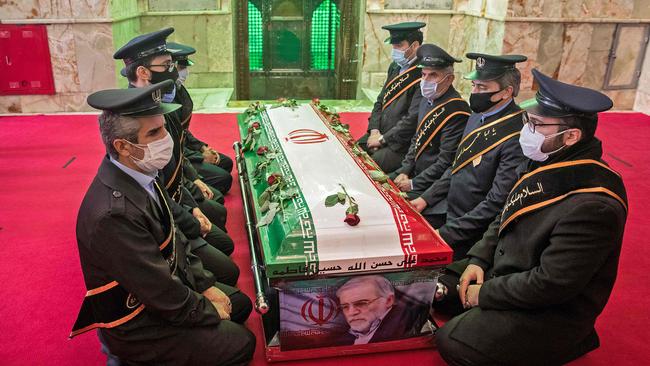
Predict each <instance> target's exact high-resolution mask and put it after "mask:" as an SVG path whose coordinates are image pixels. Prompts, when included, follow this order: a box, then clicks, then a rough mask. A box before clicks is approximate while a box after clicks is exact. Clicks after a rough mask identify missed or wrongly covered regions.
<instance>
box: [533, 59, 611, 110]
mask: <svg viewBox="0 0 650 366" xmlns="http://www.w3.org/2000/svg"><path fill="white" fill-rule="evenodd" d="M533 78H535V81H536V82H537V85H539V89H538V90H537V94H536V95H535V99H534V100H533V101H531V102H528V101H527V103H526V109H527V110H528V111H529V112H530V113H532V114H536V115H540V116H546V117H567V116H580V115H591V114H594V113H598V112H603V111H606V110H608V109H611V108H612V106H613V105H614V104H613V103H612V100H611V99H609V97H608V96H606V95H605V94H603V93H601V92H598V91H596V90H593V89H589V88H583V87H581V86H576V85H571V84H566V83H563V82H561V81H558V80H555V79H553V78H551V77H549V76H546V75H544V74H542V73H541V72H539V71H538V70H537V69H533ZM522 104H523V103H522Z"/></svg>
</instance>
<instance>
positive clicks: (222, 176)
mask: <svg viewBox="0 0 650 366" xmlns="http://www.w3.org/2000/svg"><path fill="white" fill-rule="evenodd" d="M219 157H220V161H219V164H217V165H214V164H210V163H205V162H200V163H192V165H193V166H194V168H195V169H196V171H197V172H198V173H199V174H200V175H201V176H202V177H203V179H202V180H203V181H204V182H205V183H206V184H208V185H209V186H212V187H214V188H216V189H217V190H219V192H221V193H222V194H226V193H228V191H229V190H230V188H231V187H232V175H230V172H231V171H232V167H233V162H232V159H230V158H229V157H228V156H226V155H223V154H219Z"/></svg>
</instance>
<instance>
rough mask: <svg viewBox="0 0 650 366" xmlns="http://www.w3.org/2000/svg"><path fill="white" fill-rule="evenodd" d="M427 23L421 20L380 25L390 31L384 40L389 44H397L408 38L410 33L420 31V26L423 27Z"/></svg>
mask: <svg viewBox="0 0 650 366" xmlns="http://www.w3.org/2000/svg"><path fill="white" fill-rule="evenodd" d="M426 25H427V23H422V22H403V23H397V24H390V25H385V26H383V27H381V28H382V29H385V30H387V31H389V32H390V37H388V38H386V40H385V41H384V42H386V43H390V44H397V43H400V42H402V41H403V40H405V39H407V38H409V36H410V35H411V34H414V33H417V32H419V31H420V28H422V27H425V26H426Z"/></svg>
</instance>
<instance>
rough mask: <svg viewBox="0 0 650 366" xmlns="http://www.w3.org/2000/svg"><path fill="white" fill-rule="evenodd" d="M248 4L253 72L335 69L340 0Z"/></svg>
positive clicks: (278, 0)
mask: <svg viewBox="0 0 650 366" xmlns="http://www.w3.org/2000/svg"><path fill="white" fill-rule="evenodd" d="M247 3H248V12H247V13H248V54H249V70H250V71H270V70H279V69H283V70H287V69H294V70H295V69H298V70H300V69H302V70H304V71H309V70H314V71H331V70H334V68H335V61H334V57H335V55H336V36H337V30H338V28H339V25H340V22H341V14H340V10H339V7H338V6H337V3H338V1H337V0H249V1H248V2H247ZM303 50H304V51H303Z"/></svg>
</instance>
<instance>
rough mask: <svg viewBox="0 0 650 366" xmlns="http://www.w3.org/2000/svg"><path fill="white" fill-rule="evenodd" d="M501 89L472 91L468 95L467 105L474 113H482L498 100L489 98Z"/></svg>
mask: <svg viewBox="0 0 650 366" xmlns="http://www.w3.org/2000/svg"><path fill="white" fill-rule="evenodd" d="M500 91H501V90H498V91H495V92H491V93H472V94H471V95H470V96H469V107H470V108H471V109H472V111H474V113H482V112H485V111H487V110H488V109H490V108H492V107H494V106H495V105H496V104H497V103H499V101H496V102H493V101H492V100H490V98H492V96H493V95H495V94H496V93H498V92H500Z"/></svg>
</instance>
